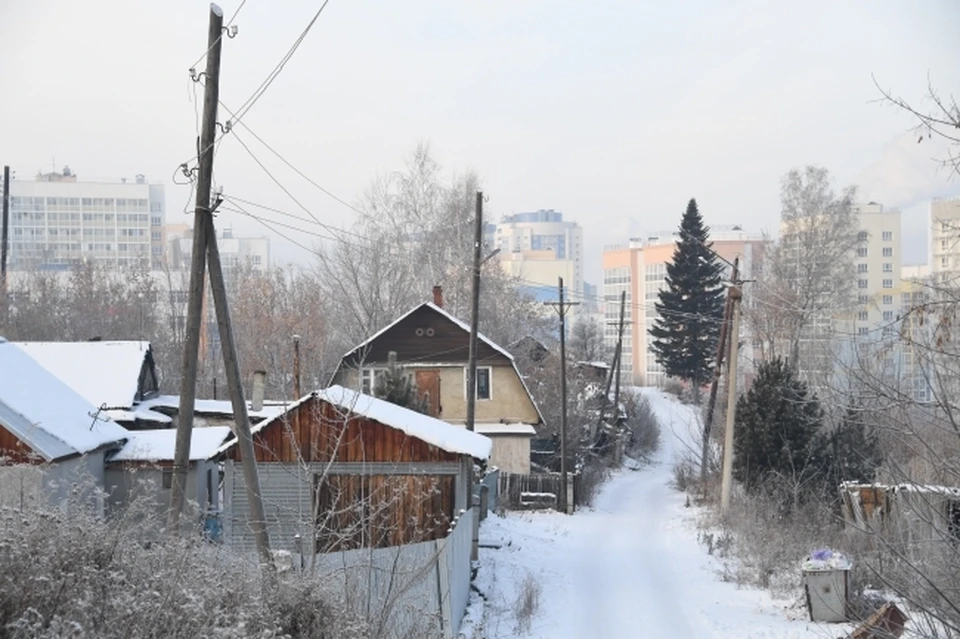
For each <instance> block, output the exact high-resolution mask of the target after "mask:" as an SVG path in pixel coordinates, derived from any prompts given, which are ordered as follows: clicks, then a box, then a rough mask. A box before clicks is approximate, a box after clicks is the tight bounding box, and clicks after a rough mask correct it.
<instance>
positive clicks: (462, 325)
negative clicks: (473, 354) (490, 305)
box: [343, 302, 513, 362]
mask: <svg viewBox="0 0 960 639" xmlns="http://www.w3.org/2000/svg"><path fill="white" fill-rule="evenodd" d="M423 307H427V308H429V309H431V310H433V311H435V312H437V313H439V314H440V315H442V316H443V317H445V318H447V319H448V320H450V321H451V322H453V323H454V324H456V325H457V326H459V327H460V328H462V329H463V330H465V331H466V332H467V333H469V332H470V325H469V324H467V323H466V322H462V321H460V320H459V319H457V318H456V317H454V316H453V315H451V314H450V313H448V312H447V311H445V310H443V309H442V308H440V307H439V306H437V305H436V304H434V303H433V302H424V303H423V304H420V305H419V306H414V307H413V308H411V309H410V310H409V311H407V312H406V313H404V314H403V315H401V316H400V317H398V318H397V319H395V320H394V321H392V322H390V324H388V325H386V326H384V327H383V328H381V329H380V330H379V331H377V332H376V333H374V334H373V335H371V336H370V337H368V338H367V339H365V340H364V341H362V342H360V343H359V344H357V345H356V346H354V347H353V348H351V349H350V351H349V352H347V353H346V354H345V355H344V356H343V359H346V358H347V357H349V356H350V355H352V354H353V353H355V352H357V351H358V350H360V349H361V348H363V347H364V346H367V345H369V344H371V343H372V342H373V341H374V340H375V339H377V338H378V337H380V336H381V335H383V334H384V333H386V332H387V331H389V330H390V329H391V328H393V327H394V326H396V325H397V324H399V323H400V322H402V321H403V320H405V319H406V318H407V317H409V316H410V315H412V314H413V313H415V312H417V311H418V310H420V309H421V308H423ZM477 339H479V340H480V341H481V342H483V343H484V344H486V345H487V346H489V347H490V348H492V349H493V350H495V351H497V352H498V353H500V354H501V355H503V356H504V357H506V358H507V359H508V360H510V361H511V362H512V361H513V355H511V354H510V353H509V352H508V351H507V350H506V349H505V348H503V347H501V346H499V345H498V344H497V343H496V342H494V341H493V340H492V339H489V338H488V337H486V336H485V335H484V334H483V333H477Z"/></svg>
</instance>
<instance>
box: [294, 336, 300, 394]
mask: <svg viewBox="0 0 960 639" xmlns="http://www.w3.org/2000/svg"><path fill="white" fill-rule="evenodd" d="M298 399H300V336H299V335H294V336H293V401H297V400H298Z"/></svg>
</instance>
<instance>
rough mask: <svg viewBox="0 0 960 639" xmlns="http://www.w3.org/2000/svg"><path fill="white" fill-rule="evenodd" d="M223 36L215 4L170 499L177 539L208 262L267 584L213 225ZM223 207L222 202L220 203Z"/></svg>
mask: <svg viewBox="0 0 960 639" xmlns="http://www.w3.org/2000/svg"><path fill="white" fill-rule="evenodd" d="M222 31H223V12H222V11H221V10H220V7H218V6H217V5H215V4H211V5H210V25H209V29H208V33H207V45H208V50H207V70H206V73H205V78H204V79H205V83H204V96H203V128H202V130H201V135H200V157H199V158H198V160H199V173H198V176H197V200H196V209H195V215H194V225H193V229H194V230H193V234H194V235H193V255H192V256H191V267H190V289H189V299H188V305H187V327H186V339H185V344H184V351H183V380H182V383H181V389H180V413H179V422H178V424H177V439H176V448H175V451H174V467H173V469H174V473H173V485H172V491H171V495H170V530H171V531H172V532H173V533H174V534H177V533H178V532H179V529H180V515H181V513H182V512H183V505H184V501H185V499H184V492H185V487H186V483H187V471H188V464H189V460H190V437H191V434H192V431H193V415H194V405H195V403H196V393H197V358H198V351H199V345H200V331H201V329H202V325H203V322H202V307H203V277H204V271H205V267H206V262H207V261H209V262H210V288H211V290H212V292H213V302H214V309H215V312H216V315H217V326H218V330H219V333H220V343H221V351H222V352H223V363H224V369H225V372H226V374H227V384H228V386H229V389H230V401H231V404H232V405H233V417H234V434H235V435H236V437H237V442H238V444H239V449H240V457H241V463H242V466H243V475H244V481H245V483H246V487H247V499H248V500H249V503H250V518H251V525H252V527H253V532H254V537H255V539H256V544H257V552H258V554H259V556H260V564H261V569H262V570H263V573H264V576H265V577H266V584H265V585H272V584H274V583H275V581H276V570H275V567H274V564H273V558H272V556H271V554H270V543H269V537H268V535H267V522H266V516H265V514H264V508H263V496H262V493H261V490H260V476H259V473H258V472H257V460H256V454H255V451H254V448H253V437H252V435H251V433H250V418H249V415H248V413H247V402H246V400H245V399H244V397H243V386H242V383H241V380H240V363H239V360H238V358H237V349H236V342H235V341H234V336H233V325H232V324H231V321H230V308H229V305H228V303H227V291H226V285H225V283H224V279H223V268H222V265H221V263H220V250H219V248H218V246H217V234H216V231H215V229H214V226H213V209H214V208H216V205H213V206H211V202H210V187H211V182H212V177H213V148H214V142H215V139H216V132H217V105H218V103H219V94H220V44H221V42H222V38H221V33H222ZM217 205H219V201H218V202H217Z"/></svg>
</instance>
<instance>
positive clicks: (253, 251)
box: [162, 224, 270, 272]
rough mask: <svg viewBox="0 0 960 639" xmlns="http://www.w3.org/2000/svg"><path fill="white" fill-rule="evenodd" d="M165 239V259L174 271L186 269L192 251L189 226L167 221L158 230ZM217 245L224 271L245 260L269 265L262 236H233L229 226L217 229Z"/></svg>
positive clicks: (263, 266)
mask: <svg viewBox="0 0 960 639" xmlns="http://www.w3.org/2000/svg"><path fill="white" fill-rule="evenodd" d="M162 234H163V237H164V238H165V239H166V251H165V260H166V264H167V266H168V267H169V268H170V269H171V270H174V271H180V270H187V269H188V268H189V266H190V258H191V255H192V253H193V228H192V227H189V226H187V225H186V224H169V225H167V226H166V227H165V228H164V229H163V231H162ZM217 247H218V248H219V249H220V263H221V264H222V266H223V270H224V271H225V272H229V271H230V270H232V269H235V268H237V267H239V266H242V265H246V264H249V265H250V266H251V267H253V268H254V269H256V270H264V269H266V268H268V267H269V266H270V240H269V238H266V237H237V236H236V235H235V234H234V232H233V228H231V227H226V228H218V229H217Z"/></svg>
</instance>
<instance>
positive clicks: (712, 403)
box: [700, 257, 740, 497]
mask: <svg viewBox="0 0 960 639" xmlns="http://www.w3.org/2000/svg"><path fill="white" fill-rule="evenodd" d="M739 277H740V258H739V257H738V258H735V259H734V260H733V272H732V273H731V275H730V281H731V282H732V283H733V285H734V286H736V285H737V281H738V279H739ZM731 290H733V289H732V288H728V289H727V300H726V303H725V304H724V307H723V324H721V325H720V343H719V344H717V366H716V368H715V369H714V371H713V381H712V382H710V400H709V401H708V402H707V417H706V419H705V420H704V423H703V442H702V443H703V447H702V449H701V451H700V487H701V489H702V490H703V496H704V497H706V496H707V458H708V457H709V455H710V433H711V432H712V430H713V412H714V408H715V407H716V405H717V388H718V387H719V385H720V376H721V375H722V374H723V356H724V354H725V353H726V351H727V336H728V334H729V328H730V310H731V306H732V305H731V301H730V299H731V298H730V291H731Z"/></svg>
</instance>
